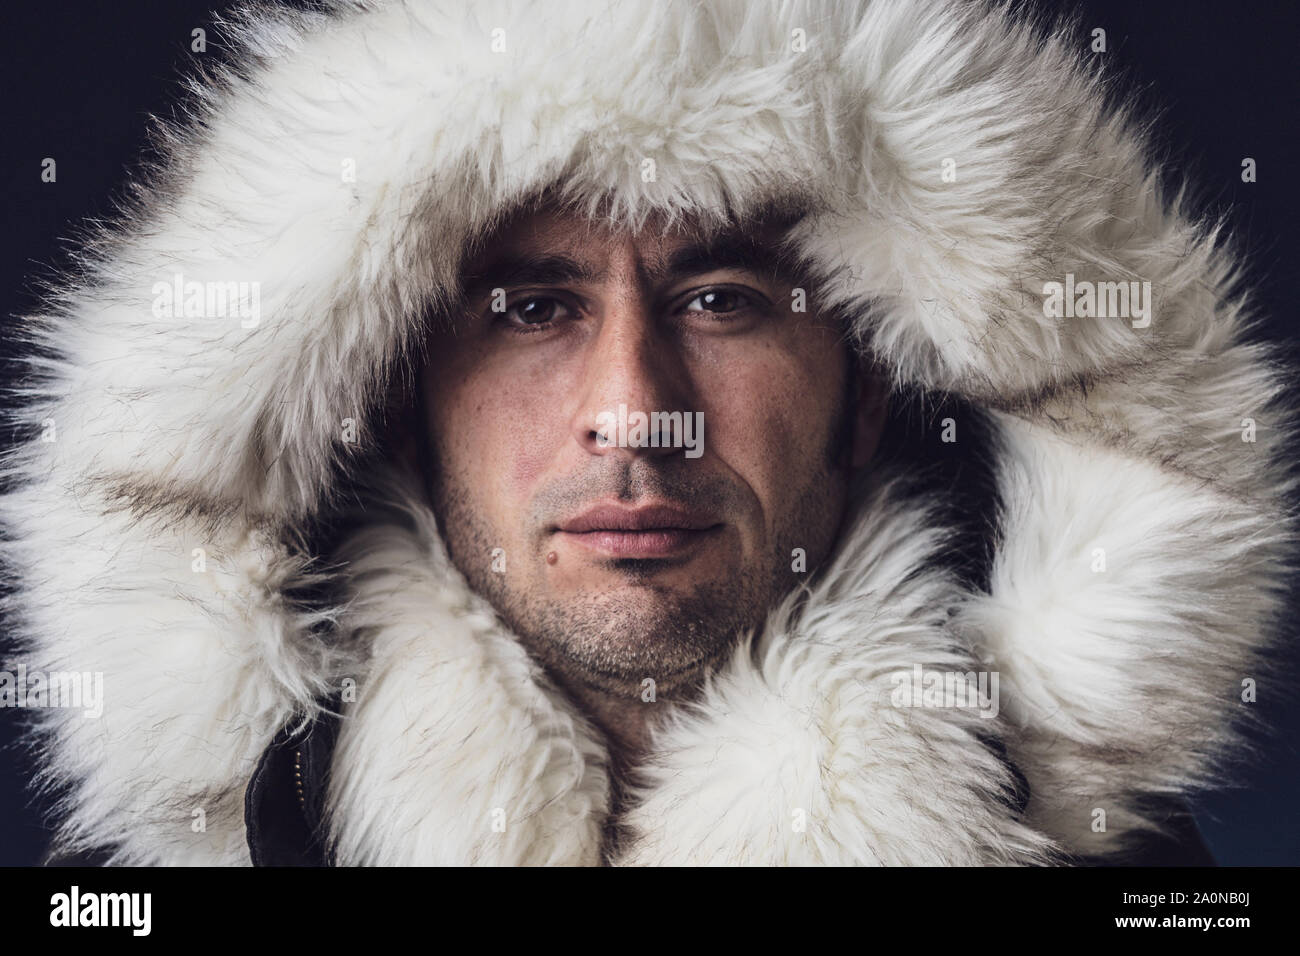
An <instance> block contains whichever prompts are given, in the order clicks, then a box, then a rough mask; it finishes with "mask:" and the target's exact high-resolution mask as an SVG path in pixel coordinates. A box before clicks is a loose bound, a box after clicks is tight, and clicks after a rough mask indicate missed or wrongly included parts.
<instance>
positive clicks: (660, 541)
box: [558, 525, 721, 558]
mask: <svg viewBox="0 0 1300 956" xmlns="http://www.w3.org/2000/svg"><path fill="white" fill-rule="evenodd" d="M719 527H721V526H720V525H715V526H713V527H712V528H701V529H699V530H694V529H686V528H670V529H669V528H660V529H656V530H653V531H582V532H572V531H560V532H558V533H559V534H561V535H563V536H564V538H565V539H566V540H569V541H572V542H574V543H575V544H577V545H578V546H580V547H583V548H586V549H588V550H590V551H595V552H596V553H598V554H603V555H606V556H608V557H612V558H671V557H675V556H677V555H680V554H683V553H684V552H686V551H688V550H690V549H691V548H693V547H695V546H696V545H698V544H699V543H700V542H701V541H703V540H704V539H705V538H707V537H709V536H710V535H712V534H713V533H714V532H715V531H717V530H718V528H719Z"/></svg>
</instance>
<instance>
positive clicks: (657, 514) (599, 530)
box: [554, 504, 723, 558]
mask: <svg viewBox="0 0 1300 956" xmlns="http://www.w3.org/2000/svg"><path fill="white" fill-rule="evenodd" d="M722 526H723V523H722V522H720V521H717V520H716V519H715V518H713V517H712V516H711V515H706V514H703V513H701V512H696V511H692V510H690V509H689V508H683V507H680V506H677V505H672V504H646V505H640V506H637V507H628V506H627V505H619V504H604V505H598V506H596V507H594V508H589V509H588V510H586V511H584V512H582V513H581V514H578V515H575V516H574V517H572V518H568V519H566V520H564V521H561V522H560V523H559V524H558V525H556V526H555V528H554V533H555V534H557V535H559V536H560V537H561V539H562V540H564V541H568V542H570V543H572V544H574V545H577V546H578V547H580V548H584V549H586V550H588V551H592V552H594V553H596V554H599V555H602V556H604V557H609V558H672V557H679V556H681V555H683V554H685V553H687V552H688V551H690V550H691V549H693V548H696V547H699V546H700V545H701V544H703V543H704V542H705V541H706V540H708V539H709V538H711V537H713V536H714V535H716V534H717V533H718V531H720V530H721V529H722Z"/></svg>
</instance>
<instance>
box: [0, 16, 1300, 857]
mask: <svg viewBox="0 0 1300 956" xmlns="http://www.w3.org/2000/svg"><path fill="white" fill-rule="evenodd" d="M466 2H472V0H466ZM539 2H541V0H539ZM643 2H654V0H643ZM295 5H299V6H305V5H306V4H305V3H300V4H295ZM225 6H228V5H227V4H222V3H220V2H217V0H120V2H103V0H76V2H72V0H57V2H53V3H47V4H39V5H32V4H26V3H11V4H6V5H5V9H4V10H3V12H0V37H2V38H3V40H0V80H2V81H3V86H2V87H0V89H3V97H4V109H5V112H6V116H5V122H4V125H3V127H2V128H3V130H4V141H3V147H2V148H0V154H2V155H3V168H2V172H3V179H2V180H0V182H3V184H4V187H5V194H4V208H5V223H4V230H3V239H4V255H3V258H2V259H0V323H3V325H0V329H2V330H7V329H8V327H9V323H10V322H11V321H12V316H13V315H15V314H21V313H23V312H25V311H27V310H29V309H31V308H32V307H33V304H34V301H35V298H34V291H35V285H34V280H35V279H37V278H39V277H42V276H48V275H49V274H50V271H51V270H52V269H57V268H59V267H61V266H64V265H66V264H67V261H68V260H67V244H66V241H65V240H66V239H67V238H68V237H69V236H71V235H72V233H73V230H74V228H75V227H76V226H77V225H78V224H79V223H81V222H83V221H84V220H86V219H93V218H96V217H103V216H108V215H110V214H111V213H112V211H113V204H112V198H113V196H114V195H116V194H118V193H120V191H121V189H122V186H123V184H124V182H125V179H126V175H127V171H128V170H129V169H130V168H132V167H133V165H134V164H135V163H136V162H138V160H139V157H140V156H141V153H142V150H143V149H144V147H145V130H146V121H147V116H148V114H150V113H155V114H161V115H164V116H171V115H172V113H173V109H174V106H175V104H176V103H177V101H178V99H179V97H180V93H181V87H180V83H179V76H180V73H179V70H180V69H181V68H182V67H183V66H184V64H185V63H186V61H187V60H188V58H189V57H190V56H191V54H190V49H189V48H190V31H191V30H193V29H195V28H196V27H202V28H204V29H205V30H206V31H207V42H208V53H207V54H198V56H200V57H202V56H205V55H206V56H208V57H215V56H220V55H221V48H222V41H223V38H222V34H221V30H220V29H219V28H218V27H216V26H215V25H214V23H213V17H212V11H213V10H217V9H221V8H223V7H225ZM1025 6H1026V8H1027V9H1031V10H1033V9H1036V10H1040V11H1044V12H1048V13H1072V14H1074V15H1076V16H1077V18H1078V19H1077V29H1076V31H1075V32H1076V33H1077V36H1078V43H1079V48H1080V49H1081V50H1085V51H1086V50H1088V46H1089V42H1090V35H1091V31H1092V29H1093V28H1094V27H1102V28H1104V29H1105V30H1106V34H1107V46H1108V49H1107V52H1106V53H1104V54H1091V53H1089V54H1088V55H1090V56H1099V57H1104V58H1105V61H1106V63H1107V64H1108V65H1109V66H1110V67H1111V68H1112V69H1113V68H1118V70H1119V71H1120V73H1121V75H1122V76H1123V77H1124V78H1125V81H1126V84H1125V85H1126V88H1127V89H1129V90H1130V91H1131V95H1134V96H1136V97H1138V99H1139V102H1140V103H1142V104H1143V106H1144V107H1145V113H1146V114H1147V115H1150V116H1155V117H1156V127H1155V128H1156V129H1157V131H1158V132H1159V135H1160V138H1161V142H1162V145H1163V148H1164V150H1165V153H1166V155H1165V156H1164V159H1165V160H1166V167H1167V172H1168V175H1169V176H1170V178H1171V180H1178V179H1181V178H1187V179H1189V180H1190V181H1191V183H1192V185H1193V186H1194V187H1195V188H1194V192H1193V195H1194V196H1195V197H1196V198H1197V201H1198V203H1199V205H1200V206H1201V208H1202V209H1203V210H1205V211H1206V212H1209V213H1216V214H1224V215H1226V216H1227V217H1228V221H1229V223H1230V224H1231V226H1232V227H1233V231H1234V233H1235V235H1236V236H1237V238H1238V239H1239V241H1240V242H1241V243H1242V245H1243V248H1244V249H1245V250H1246V251H1247V253H1248V256H1247V261H1248V264H1249V266H1250V269H1251V272H1250V278H1251V282H1252V285H1253V286H1254V287H1255V288H1256V289H1257V290H1258V293H1259V299H1258V304H1259V306H1260V308H1261V309H1262V311H1264V312H1265V313H1266V314H1267V323H1266V325H1265V327H1264V329H1263V334H1265V335H1266V336H1267V337H1268V338H1270V339H1272V340H1274V341H1276V342H1279V343H1281V344H1283V345H1284V346H1285V347H1286V348H1287V349H1288V351H1289V353H1290V355H1291V357H1293V358H1295V357H1296V353H1297V349H1296V348H1295V344H1296V342H1297V341H1300V322H1297V320H1296V316H1295V312H1294V307H1293V304H1292V302H1293V292H1292V289H1291V288H1290V284H1291V283H1292V282H1293V281H1294V275H1295V270H1294V263H1295V262H1296V261H1297V258H1300V190H1297V189H1296V185H1295V177H1296V175H1297V173H1300V170H1298V169H1297V165H1296V137H1295V133H1294V126H1295V124H1296V122H1297V116H1300V81H1298V77H1297V74H1298V72H1300V71H1298V70H1297V57H1298V53H1300V51H1298V50H1297V36H1300V9H1297V7H1296V6H1294V5H1291V4H1285V3H1283V4H1277V3H1273V2H1266V0H1264V2H1252V3H1223V2H1219V3H1210V2H1184V0H1165V2H1159V3H1145V2H1135V0H1089V2H1084V3H1074V4H1066V3H1049V2H1039V3H1031V4H1026V5H1025ZM467 95H471V93H470V91H467ZM46 156H51V157H54V158H55V159H56V160H57V162H58V182H57V183H55V184H47V183H43V182H41V180H40V172H41V166H40V163H41V160H42V159H43V158H44V157H46ZM1247 156H1250V157H1253V158H1254V159H1255V160H1256V162H1257V166H1258V181H1257V182H1255V183H1249V184H1248V183H1243V182H1242V181H1241V161H1242V159H1243V157H1247ZM11 349H12V346H11V345H10V344H9V341H8V336H7V335H4V334H2V333H0V356H4V357H8V353H9V352H10V351H11ZM8 438H9V436H5V440H8ZM1293 617H1294V615H1293ZM0 624H2V622H0ZM1285 643H1286V645H1287V651H1286V654H1287V656H1288V658H1289V660H1290V661H1292V662H1296V663H1300V653H1297V648H1296V640H1295V629H1294V628H1291V630H1290V632H1289V633H1288V634H1287V636H1286V639H1285ZM1258 685H1259V701H1258V703H1257V704H1255V705H1254V706H1255V707H1257V708H1259V712H1260V713H1261V714H1262V715H1263V718H1264V720H1265V721H1266V722H1267V723H1268V724H1270V725H1272V726H1273V728H1275V729H1274V731H1273V733H1272V734H1270V735H1269V736H1268V737H1266V738H1262V739H1259V740H1258V741H1257V743H1258V745H1259V751H1260V752H1259V756H1258V758H1257V759H1256V760H1255V761H1254V763H1253V765H1252V769H1251V771H1250V772H1249V773H1246V774H1242V775H1239V776H1238V777H1237V778H1236V779H1234V780H1233V781H1232V784H1233V789H1232V790H1229V791H1225V792H1221V793H1217V794H1214V795H1211V796H1208V797H1205V798H1203V799H1201V800H1200V801H1199V802H1198V803H1197V804H1196V805H1195V808H1196V811H1197V820H1198V823H1199V825H1200V827H1201V830H1202V832H1203V833H1204V835H1205V837H1206V840H1207V841H1208V843H1209V844H1210V847H1211V849H1212V850H1213V851H1214V854H1215V857H1216V858H1217V859H1218V861H1219V862H1220V863H1221V864H1223V865H1300V822H1297V820H1296V819H1295V818H1294V816H1293V814H1294V813H1295V812H1296V809H1297V806H1300V761H1298V760H1297V754H1298V750H1297V745H1296V741H1297V739H1298V738H1300V695H1296V694H1293V693H1291V692H1290V686H1289V682H1288V681H1287V680H1286V679H1285V678H1284V677H1283V676H1282V675H1281V673H1272V674H1270V673H1265V674H1261V675H1259V677H1258ZM13 715H14V711H12V710H3V711H0V865H21V864H30V863H34V862H35V861H36V860H37V859H38V855H39V853H40V852H41V850H42V848H43V846H44V844H45V842H46V833H45V831H44V829H43V827H42V824H41V822H40V821H41V813H40V808H39V807H36V806H34V805H33V804H32V803H31V800H30V798H29V796H28V794H27V792H26V789H25V786H26V781H27V779H28V777H29V776H30V773H31V768H32V764H31V761H30V759H29V757H28V756H27V755H26V754H25V753H24V752H22V751H21V750H20V749H18V748H16V747H15V746H13V739H14V732H15V730H16V721H15V720H14V719H13Z"/></svg>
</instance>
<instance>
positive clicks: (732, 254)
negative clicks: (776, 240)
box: [651, 233, 796, 280]
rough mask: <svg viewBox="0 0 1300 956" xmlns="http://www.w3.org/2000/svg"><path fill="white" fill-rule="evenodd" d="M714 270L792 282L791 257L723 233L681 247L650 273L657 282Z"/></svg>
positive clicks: (792, 267) (765, 246) (760, 244)
mask: <svg viewBox="0 0 1300 956" xmlns="http://www.w3.org/2000/svg"><path fill="white" fill-rule="evenodd" d="M717 269H736V270H739V271H742V272H752V273H753V274H755V275H761V276H766V277H769V278H782V279H790V278H793V277H794V275H795V272H796V269H795V266H794V264H793V262H792V261H791V259H790V257H789V256H787V255H785V254H783V253H782V252H781V251H780V250H778V249H775V248H773V247H772V246H771V245H769V244H767V243H762V242H755V241H754V240H752V239H750V238H748V237H747V236H744V235H741V234H736V233H724V234H722V235H720V236H717V237H716V238H714V239H713V240H711V241H708V242H701V243H695V244H692V245H689V246H684V247H682V248H681V249H678V250H677V251H675V252H673V253H672V254H671V255H670V256H669V257H668V261H667V263H666V264H665V265H664V267H663V268H662V269H657V270H651V277H652V278H654V279H657V280H664V279H669V280H671V279H684V278H687V277H689V276H693V275H700V274H701V273H705V272H713V271H714V270H717Z"/></svg>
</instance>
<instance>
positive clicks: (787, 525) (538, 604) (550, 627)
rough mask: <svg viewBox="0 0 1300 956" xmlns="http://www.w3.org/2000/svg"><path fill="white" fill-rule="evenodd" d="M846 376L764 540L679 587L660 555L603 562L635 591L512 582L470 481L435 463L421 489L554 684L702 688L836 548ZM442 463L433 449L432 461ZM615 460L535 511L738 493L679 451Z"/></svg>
mask: <svg viewBox="0 0 1300 956" xmlns="http://www.w3.org/2000/svg"><path fill="white" fill-rule="evenodd" d="M847 385H848V387H847V389H846V392H845V394H844V396H843V400H842V401H841V403H840V406H839V408H838V409H837V413H836V415H835V420H834V421H833V422H832V424H831V428H830V429H829V435H828V436H827V439H828V440H827V441H826V443H825V445H823V449H824V450H823V453H822V454H820V455H817V456H816V462H817V467H816V468H815V469H813V471H812V472H811V473H809V474H807V475H805V476H804V477H805V481H804V485H803V488H802V491H801V493H800V494H799V496H798V497H797V498H796V501H795V505H794V507H793V508H790V509H788V510H787V511H786V512H785V513H784V514H783V515H782V516H781V520H780V522H779V525H778V527H777V528H776V530H775V532H774V534H773V538H772V547H771V549H770V550H769V551H767V552H766V554H765V555H760V556H759V560H756V561H754V562H752V563H751V565H750V566H748V567H742V568H739V569H736V570H735V571H734V572H733V573H728V574H724V575H722V576H721V578H720V579H718V580H710V581H706V582H701V583H700V584H699V585H697V586H696V587H694V588H692V589H691V590H689V591H683V590H681V589H680V588H678V587H668V586H664V585H660V584H656V583H655V581H654V575H655V572H656V571H657V570H659V569H660V566H661V562H658V561H655V560H630V559H627V560H611V561H608V562H607V563H606V567H607V570H614V571H617V572H619V573H622V574H624V575H625V576H626V578H627V580H628V582H632V583H635V584H636V585H638V587H637V590H636V592H635V594H637V595H639V596H632V597H629V595H628V590H629V589H628V588H627V587H624V588H621V589H619V593H608V592H607V593H605V594H596V595H593V596H590V597H587V598H584V599H582V600H557V599H555V598H553V597H548V596H547V595H545V594H543V593H540V591H539V589H538V588H537V587H535V586H533V587H527V586H526V587H519V586H514V582H516V581H518V576H517V575H512V574H511V573H509V557H510V556H509V555H507V573H497V572H496V571H494V570H493V569H492V566H491V565H492V562H491V557H490V556H491V555H492V553H493V549H494V548H498V547H500V546H501V543H502V541H503V540H505V536H504V535H502V534H500V533H498V532H496V531H495V530H494V529H493V528H492V527H491V526H490V525H489V523H488V522H487V521H486V520H485V519H484V518H483V512H482V509H480V508H479V507H478V506H477V505H476V504H475V502H474V500H473V497H472V495H471V494H470V492H469V490H468V489H469V487H470V483H469V482H466V481H464V480H462V479H460V478H459V477H458V476H453V475H449V474H447V473H446V470H445V469H443V468H442V467H440V466H438V465H436V464H434V465H433V466H432V467H430V468H429V470H428V473H427V474H428V478H429V494H430V499H431V501H432V502H433V507H434V513H435V515H436V517H437V519H438V526H439V530H440V531H441V533H442V536H443V541H444V542H445V543H446V546H447V551H448V554H449V556H450V558H451V560H452V563H453V564H454V565H455V567H456V568H457V569H458V570H459V571H460V572H461V574H462V575H464V577H465V579H466V580H467V581H468V583H469V585H470V587H472V588H473V589H474V590H475V591H476V592H477V593H478V594H479V595H481V596H483V597H485V598H486V599H487V600H488V601H489V603H490V604H491V605H492V607H493V608H494V609H495V610H496V612H497V614H498V616H499V617H500V618H501V620H502V621H503V622H504V623H505V625H506V626H507V627H508V628H510V630H511V631H512V632H513V633H514V635H515V636H516V637H518V638H519V639H520V641H521V642H522V643H523V644H524V646H525V647H526V648H528V650H530V651H531V652H532V653H533V655H534V656H535V657H536V658H538V660H539V661H540V662H541V663H542V664H543V665H544V666H545V667H546V668H547V669H548V670H549V671H550V672H551V673H552V675H553V676H554V677H556V678H557V679H558V680H559V681H560V682H561V683H564V684H569V685H572V684H575V683H576V684H579V685H581V686H583V687H585V688H588V689H590V690H593V691H597V692H600V693H603V694H608V695H612V696H616V697H633V696H636V695H639V694H641V693H642V692H643V690H644V689H645V688H646V686H647V685H645V684H644V682H645V681H646V680H647V679H649V680H652V681H654V685H653V686H654V688H655V692H656V693H660V692H667V691H671V690H674V689H678V690H684V689H687V688H691V687H695V686H698V684H699V682H700V681H701V680H702V679H703V677H704V676H705V675H706V674H707V673H709V671H710V670H711V669H712V668H713V666H714V665H716V664H718V663H720V662H721V661H722V660H723V659H725V657H726V656H727V653H728V651H730V650H732V649H734V648H735V647H736V646H737V644H738V643H739V642H740V641H741V639H742V638H743V637H745V636H746V635H748V634H750V633H753V632H756V631H758V630H760V629H761V627H762V625H763V623H764V621H765V619H766V617H767V615H768V613H769V612H770V611H771V610H772V609H773V608H775V607H776V606H777V604H779V603H780V601H781V599H782V598H784V597H786V596H787V595H788V594H789V593H790V591H791V590H793V589H794V588H796V587H798V586H799V585H801V584H803V583H806V582H807V581H808V580H809V577H810V576H811V575H812V574H813V573H814V571H815V570H816V568H817V567H818V565H819V564H820V563H821V562H822V561H823V560H824V559H825V558H826V556H827V555H828V554H829V553H830V552H831V550H832V549H833V547H834V545H835V542H836V539H837V537H838V534H839V529H840V523H841V519H842V517H843V514H844V510H845V507H844V506H845V488H846V484H847V482H846V479H845V476H844V473H843V471H842V463H841V461H840V456H841V455H842V453H843V449H844V446H845V442H846V441H847V436H848V429H849V428H850V427H851V421H850V415H851V406H852V403H851V401H850V397H851V395H852V381H850V382H848V383H847ZM446 460H447V459H446V458H444V457H442V455H441V454H438V455H436V456H435V458H434V461H435V462H438V461H446ZM619 468H620V470H619V471H618V472H617V473H614V474H607V475H605V476H603V477H602V478H601V479H600V480H599V481H598V482H596V483H594V484H593V482H592V481H590V480H583V481H575V482H574V483H573V484H572V485H571V486H570V487H568V488H566V489H563V490H560V491H559V492H558V493H557V494H551V495H550V496H549V501H548V502H547V503H546V504H547V506H546V508H544V509H543V510H544V511H545V512H546V513H548V514H554V513H555V508H556V506H557V505H558V503H559V501H561V500H564V499H568V500H569V501H570V503H580V502H582V501H590V500H594V498H596V497H598V496H599V495H613V496H615V497H620V498H624V499H626V500H635V499H637V498H640V497H644V496H646V495H651V494H653V495H655V496H658V497H663V498H666V499H668V500H676V501H683V502H693V503H695V504H697V505H700V504H703V505H705V506H710V505H711V506H713V509H714V511H715V513H718V514H726V513H728V503H729V502H733V503H734V501H735V500H736V491H735V489H734V488H733V487H732V486H730V485H729V484H726V483H722V482H721V481H720V480H719V479H717V478H713V479H709V478H703V477H699V476H696V475H694V474H693V473H692V472H690V471H689V469H688V466H687V464H686V463H684V462H683V460H681V459H667V458H661V459H636V460H634V461H633V462H631V463H627V462H624V463H622V464H621V465H620V466H619ZM597 486H599V487H598V489H597ZM731 513H736V512H735V511H732V512H731ZM795 549H801V550H802V552H803V554H804V555H805V563H806V569H804V568H802V567H801V568H800V570H795V558H794V554H795ZM530 557H531V558H533V559H534V560H536V559H537V557H538V556H537V555H531V556H530ZM763 558H765V560H762V559H763Z"/></svg>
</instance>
